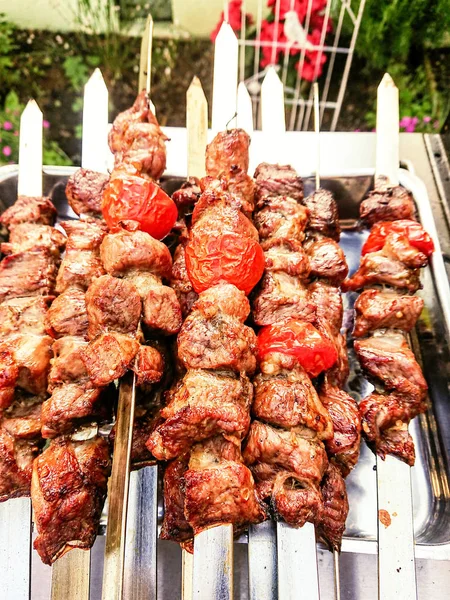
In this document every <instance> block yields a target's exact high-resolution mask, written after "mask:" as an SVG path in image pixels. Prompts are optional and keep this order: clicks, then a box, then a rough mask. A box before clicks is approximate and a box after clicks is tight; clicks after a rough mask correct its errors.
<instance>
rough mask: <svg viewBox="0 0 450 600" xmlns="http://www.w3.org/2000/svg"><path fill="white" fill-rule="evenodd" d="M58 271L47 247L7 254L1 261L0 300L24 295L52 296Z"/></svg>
mask: <svg viewBox="0 0 450 600" xmlns="http://www.w3.org/2000/svg"><path fill="white" fill-rule="evenodd" d="M57 272H58V269H57V267H56V265H55V261H54V260H53V257H52V255H51V252H50V251H49V250H47V249H43V250H37V251H35V252H19V253H18V254H10V255H9V256H6V257H5V258H4V259H3V260H2V261H1V263H0V302H3V301H4V300H8V299H9V298H21V297H23V296H51V295H52V294H53V292H54V289H55V281H56V275H57Z"/></svg>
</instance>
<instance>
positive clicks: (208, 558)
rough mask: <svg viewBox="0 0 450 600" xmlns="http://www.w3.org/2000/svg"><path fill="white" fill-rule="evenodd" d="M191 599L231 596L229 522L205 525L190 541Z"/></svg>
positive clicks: (227, 598) (229, 599)
mask: <svg viewBox="0 0 450 600" xmlns="http://www.w3.org/2000/svg"><path fill="white" fill-rule="evenodd" d="M192 588H193V594H192V596H193V598H194V600H213V599H214V600H232V599H233V526H232V525H230V524H227V525H221V526H220V527H213V528H211V529H206V530H205V531H202V532H201V533H198V534H197V535H196V536H195V541H194V576H193V585H192Z"/></svg>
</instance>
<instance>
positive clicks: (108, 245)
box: [100, 230, 172, 279]
mask: <svg viewBox="0 0 450 600" xmlns="http://www.w3.org/2000/svg"><path fill="white" fill-rule="evenodd" d="M100 256H101V259H102V263H103V266H104V267H105V270H106V272H107V273H108V274H109V275H113V276H114V277H121V276H122V275H124V274H126V273H127V272H128V271H131V270H138V271H150V272H151V273H153V274H154V275H158V276H159V277H164V278H166V279H168V278H169V277H170V273H171V268H172V258H171V256H170V252H169V249H168V248H167V246H165V245H164V244H163V243H162V242H159V241H158V240H155V239H154V238H152V236H151V235H149V234H148V233H145V231H126V230H121V231H118V232H117V233H112V234H108V235H106V236H105V239H104V240H103V242H102V245H101V247H100Z"/></svg>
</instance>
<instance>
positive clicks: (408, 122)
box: [399, 117, 419, 133]
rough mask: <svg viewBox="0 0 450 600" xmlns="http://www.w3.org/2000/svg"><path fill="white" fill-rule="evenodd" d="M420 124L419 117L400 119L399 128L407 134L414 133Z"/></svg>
mask: <svg viewBox="0 0 450 600" xmlns="http://www.w3.org/2000/svg"><path fill="white" fill-rule="evenodd" d="M418 122H419V119H418V117H403V118H402V119H400V123H399V126H400V128H401V129H404V130H405V132H406V133H414V131H415V129H416V126H417V123H418Z"/></svg>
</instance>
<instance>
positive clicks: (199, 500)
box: [184, 436, 265, 534]
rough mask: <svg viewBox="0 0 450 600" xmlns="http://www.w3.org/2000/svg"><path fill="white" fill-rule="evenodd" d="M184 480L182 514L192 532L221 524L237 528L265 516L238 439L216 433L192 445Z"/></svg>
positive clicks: (260, 519)
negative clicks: (184, 492)
mask: <svg viewBox="0 0 450 600" xmlns="http://www.w3.org/2000/svg"><path fill="white" fill-rule="evenodd" d="M184 479H185V486H186V488H185V489H186V496H185V504H184V514H185V516H186V519H187V521H188V523H189V524H190V526H191V527H192V529H193V530H194V534H197V533H199V532H200V531H202V530H203V529H206V528H207V527H211V526H213V525H222V524H224V523H232V524H233V526H234V528H235V529H237V530H239V528H240V527H242V526H248V525H249V524H253V523H259V522H261V521H263V520H264V518H265V512H264V510H263V508H262V507H261V505H260V504H259V502H258V499H257V497H256V493H255V489H254V485H255V484H254V481H253V477H252V474H251V472H250V470H249V469H248V468H247V467H246V466H245V465H244V464H243V463H242V457H241V451H240V443H238V442H233V441H231V440H226V439H225V438H223V437H222V436H217V437H215V438H210V439H209V440H206V441H205V442H202V443H199V444H195V446H193V448H192V451H191V456H190V460H189V469H188V470H187V471H186V472H185V474H184Z"/></svg>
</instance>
